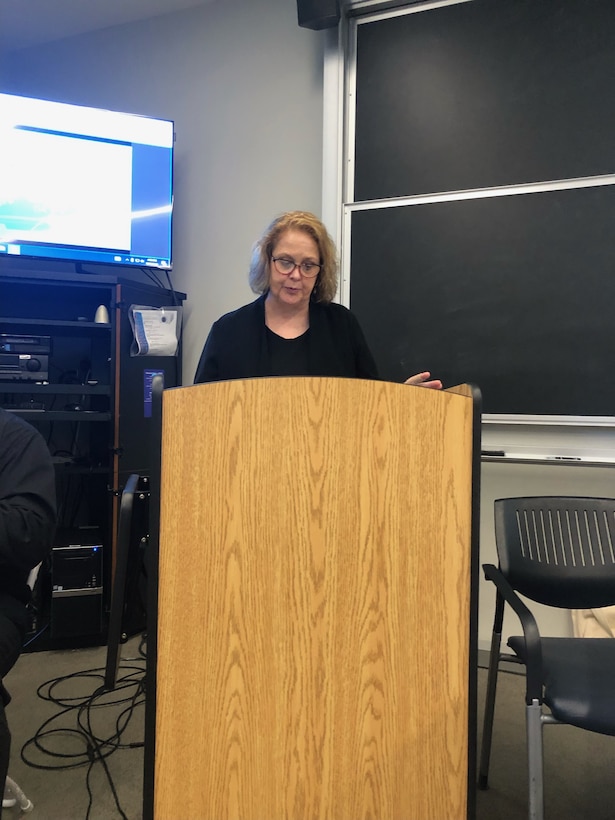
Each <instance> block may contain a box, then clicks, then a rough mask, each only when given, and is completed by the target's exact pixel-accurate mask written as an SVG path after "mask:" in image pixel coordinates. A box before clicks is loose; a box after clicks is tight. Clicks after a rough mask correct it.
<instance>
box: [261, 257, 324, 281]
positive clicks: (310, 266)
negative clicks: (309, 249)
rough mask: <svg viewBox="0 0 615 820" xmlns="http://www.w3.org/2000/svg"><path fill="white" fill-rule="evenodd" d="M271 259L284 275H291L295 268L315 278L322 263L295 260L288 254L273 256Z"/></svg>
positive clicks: (307, 276)
mask: <svg viewBox="0 0 615 820" xmlns="http://www.w3.org/2000/svg"><path fill="white" fill-rule="evenodd" d="M271 261H272V262H273V264H274V265H275V269H276V270H277V272H278V273H281V274H282V275H283V276H290V274H291V273H292V272H293V271H294V269H295V268H298V269H299V273H300V274H301V275H302V276H305V277H306V278H308V279H313V278H314V277H315V276H318V274H319V273H320V269H321V268H322V265H318V264H317V263H316V262H295V260H294V259H289V258H288V257H287V256H272V257H271Z"/></svg>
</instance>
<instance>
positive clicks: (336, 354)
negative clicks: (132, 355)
mask: <svg viewBox="0 0 615 820" xmlns="http://www.w3.org/2000/svg"><path fill="white" fill-rule="evenodd" d="M273 335H275V334H273ZM299 339H300V340H302V341H300V342H299V345H301V344H303V345H305V353H304V354H302V355H303V356H304V361H305V369H304V370H301V371H299V369H298V368H297V367H296V365H297V361H298V360H296V361H295V365H294V372H292V373H282V372H278V371H277V368H276V366H275V365H276V364H278V365H279V364H280V360H279V358H277V357H276V356H275V355H274V357H273V358H272V351H271V348H270V344H269V343H268V330H267V326H266V325H265V294H263V295H262V296H259V298H258V299H256V300H255V301H254V302H251V303H250V304H249V305H244V306H243V307H241V308H239V309H238V310H235V311H233V312H232V313H227V314H225V315H224V316H222V317H221V318H220V319H218V320H217V321H216V322H214V324H213V325H212V328H211V330H210V332H209V336H208V337H207V341H206V342H205V347H204V348H203V352H202V354H201V358H200V361H199V365H198V367H197V370H196V375H195V377H194V381H195V383H198V382H215V381H225V380H227V379H248V378H253V377H260V376H279V375H302V376H341V377H346V378H358V379H377V378H378V368H377V367H376V363H375V361H374V358H373V356H372V354H371V352H370V350H369V347H368V346H367V342H366V341H365V337H364V335H363V331H362V330H361V327H360V326H359V323H358V321H357V319H356V318H355V316H354V315H353V314H352V313H351V312H350V311H349V310H348V308H345V307H343V305H338V304H334V303H331V304H329V305H323V304H320V303H318V302H311V303H310V327H309V331H308V333H306V334H304V336H301V337H299ZM293 341H297V340H293Z"/></svg>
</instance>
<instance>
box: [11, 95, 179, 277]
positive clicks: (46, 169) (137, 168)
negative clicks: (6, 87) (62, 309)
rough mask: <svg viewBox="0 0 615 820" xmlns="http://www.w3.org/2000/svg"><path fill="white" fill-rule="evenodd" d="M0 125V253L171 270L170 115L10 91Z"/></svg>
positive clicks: (171, 148) (172, 138)
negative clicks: (0, 174)
mask: <svg viewBox="0 0 615 820" xmlns="http://www.w3.org/2000/svg"><path fill="white" fill-rule="evenodd" d="M0 122H1V123H2V125H3V139H2V147H1V148H0V165H1V166H2V168H3V171H6V173H8V174H9V176H8V177H7V178H6V179H5V180H4V182H3V184H4V187H5V188H6V190H7V191H10V196H7V197H5V198H4V200H3V201H2V202H0V256H3V255H6V256H12V257H20V256H21V257H30V258H35V259H64V260H69V261H73V262H76V263H84V262H95V263H96V262H97V263H103V264H105V265H107V264H112V265H113V264H115V265H122V266H129V267H140V268H162V269H170V268H171V221H172V210H173V140H174V132H173V122H171V121H170V120H162V119H155V118H152V117H144V116H137V115H135V114H125V113H120V112H116V111H107V110H102V109H97V108H89V107H85V106H80V105H70V104H67V103H61V102H53V101H51V100H41V99H35V98H33V97H22V96H17V95H13V94H0ZM24 168H27V169H28V172H27V174H26V173H23V172H22V171H21V170H20V169H24Z"/></svg>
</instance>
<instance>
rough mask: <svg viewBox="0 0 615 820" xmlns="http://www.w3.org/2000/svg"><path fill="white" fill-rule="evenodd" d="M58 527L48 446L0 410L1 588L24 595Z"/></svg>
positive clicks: (25, 425) (21, 422) (32, 431)
mask: <svg viewBox="0 0 615 820" xmlns="http://www.w3.org/2000/svg"><path fill="white" fill-rule="evenodd" d="M55 525H56V500H55V474H54V468H53V463H52V461H51V456H50V454H49V450H48V449H47V445H46V444H45V441H44V439H43V437H42V436H41V435H40V434H39V433H38V432H37V431H36V430H35V429H34V428H33V427H32V426H31V425H29V424H27V423H26V422H25V421H23V420H22V419H20V418H17V417H15V416H13V415H12V414H11V413H8V412H7V411H5V410H0V592H4V593H7V594H10V595H14V596H15V597H18V598H24V596H25V595H26V593H25V592H24V583H25V580H26V579H27V576H28V573H29V571H30V570H31V569H32V568H33V567H35V566H36V565H37V564H38V563H39V562H40V561H42V560H43V558H45V556H46V555H47V554H48V552H49V550H50V548H51V544H52V541H53V535H54V532H55Z"/></svg>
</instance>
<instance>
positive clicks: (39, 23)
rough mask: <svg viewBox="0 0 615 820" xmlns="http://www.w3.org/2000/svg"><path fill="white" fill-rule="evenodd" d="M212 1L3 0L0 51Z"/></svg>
mask: <svg viewBox="0 0 615 820" xmlns="http://www.w3.org/2000/svg"><path fill="white" fill-rule="evenodd" d="M210 2H213V0H0V51H3V52H6V51H16V50H18V49H22V48H30V47H31V46H36V45H41V44H42V43H49V42H52V41H53V40H61V39H63V38H64V37H72V36H74V35H76V34H85V33H86V32H89V31H98V30H99V29H103V28H109V27H110V26H119V25H123V24H124V23H134V22H135V21H137V20H146V19H148V18H150V17H158V16H159V15H161V14H170V13H171V12H174V11H180V10H181V9H187V8H192V7H193V6H201V5H205V4H206V3H210Z"/></svg>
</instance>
